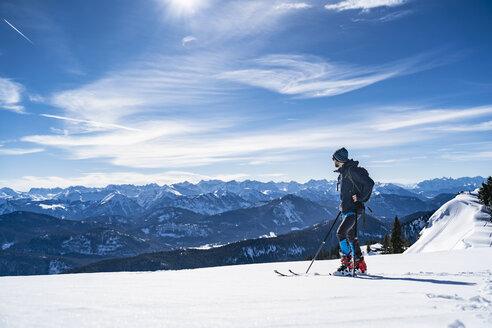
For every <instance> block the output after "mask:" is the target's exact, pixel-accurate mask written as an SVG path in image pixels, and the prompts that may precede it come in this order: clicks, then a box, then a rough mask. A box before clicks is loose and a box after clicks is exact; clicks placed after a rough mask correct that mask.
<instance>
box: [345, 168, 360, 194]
mask: <svg viewBox="0 0 492 328" xmlns="http://www.w3.org/2000/svg"><path fill="white" fill-rule="evenodd" d="M347 176H348V178H349V179H350V181H351V182H352V184H353V185H354V186H355V188H357V191H358V192H359V194H362V191H361V190H360V188H359V187H358V186H357V184H356V183H355V182H354V179H352V174H350V167H349V168H348V170H347Z"/></svg>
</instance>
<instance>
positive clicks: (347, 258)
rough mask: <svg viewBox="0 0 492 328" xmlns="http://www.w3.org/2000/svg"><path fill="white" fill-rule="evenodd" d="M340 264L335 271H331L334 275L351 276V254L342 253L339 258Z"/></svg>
mask: <svg viewBox="0 0 492 328" xmlns="http://www.w3.org/2000/svg"><path fill="white" fill-rule="evenodd" d="M341 262H342V264H341V265H340V267H339V268H338V269H337V271H335V272H333V275H334V276H351V275H352V269H351V267H352V256H351V255H342V258H341Z"/></svg>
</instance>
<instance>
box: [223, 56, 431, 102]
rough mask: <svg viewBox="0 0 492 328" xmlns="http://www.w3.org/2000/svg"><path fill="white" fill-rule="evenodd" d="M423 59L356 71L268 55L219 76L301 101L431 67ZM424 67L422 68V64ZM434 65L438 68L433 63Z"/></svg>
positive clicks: (304, 58) (306, 59)
mask: <svg viewBox="0 0 492 328" xmlns="http://www.w3.org/2000/svg"><path fill="white" fill-rule="evenodd" d="M426 57H429V56H427V55H421V56H416V57H412V58H407V59H404V60H400V61H396V62H393V63H389V64H386V65H382V66H374V67H357V66H354V65H348V64H341V63H330V62H327V61H324V60H323V59H321V58H318V57H313V56H301V55H270V56H265V57H262V58H259V59H257V60H255V61H254V62H253V63H252V64H253V66H256V67H254V68H248V69H241V70H234V71H229V72H225V73H222V74H219V75H218V76H219V77H220V78H223V79H227V80H231V81H236V82H239V83H243V84H247V85H251V86H255V87H260V88H265V89H268V90H272V91H275V92H278V93H281V94H286V95H297V96H300V97H305V98H316V97H328V96H335V95H339V94H343V93H346V92H349V91H353V90H357V89H360V88H363V87H366V86H368V85H371V84H374V83H377V82H380V81H383V80H386V79H389V78H392V77H396V76H400V75H405V74H411V73H414V72H417V71H419V70H425V69H429V68H431V67H432V64H429V63H426V61H425V59H427V58H426ZM424 63H425V64H424ZM435 65H438V64H437V63H436V64H435Z"/></svg>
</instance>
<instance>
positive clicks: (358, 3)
mask: <svg viewBox="0 0 492 328" xmlns="http://www.w3.org/2000/svg"><path fill="white" fill-rule="evenodd" d="M405 2H407V0H345V1H340V2H338V3H335V4H330V5H326V6H325V8H326V9H328V10H335V11H344V10H354V9H362V10H363V11H369V10H371V9H373V8H378V7H396V6H400V5H402V4H404V3H405Z"/></svg>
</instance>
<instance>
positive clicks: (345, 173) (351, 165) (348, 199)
mask: <svg viewBox="0 0 492 328" xmlns="http://www.w3.org/2000/svg"><path fill="white" fill-rule="evenodd" d="M358 165H359V162H357V161H353V160H351V159H350V160H349V161H348V162H346V163H345V164H344V165H343V166H342V167H340V168H339V169H338V170H336V171H335V172H338V173H340V175H339V176H338V183H339V184H340V200H341V204H342V214H347V213H349V212H356V213H357V212H358V210H359V209H360V208H361V207H362V206H361V205H362V203H358V204H356V203H354V200H353V199H352V195H357V200H358V201H361V200H364V199H368V198H369V196H370V195H371V192H372V187H373V186H374V181H372V179H371V178H370V177H369V175H367V174H366V173H365V172H364V169H363V168H360V167H358ZM349 174H350V176H351V177H352V180H353V181H354V183H356V184H357V187H358V188H359V189H360V192H359V190H358V189H357V187H356V186H354V184H353V183H352V181H351V180H350V178H349Z"/></svg>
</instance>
